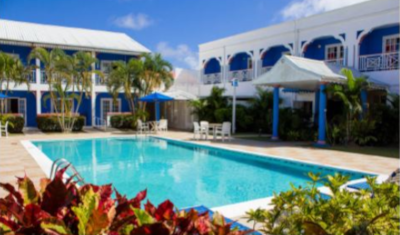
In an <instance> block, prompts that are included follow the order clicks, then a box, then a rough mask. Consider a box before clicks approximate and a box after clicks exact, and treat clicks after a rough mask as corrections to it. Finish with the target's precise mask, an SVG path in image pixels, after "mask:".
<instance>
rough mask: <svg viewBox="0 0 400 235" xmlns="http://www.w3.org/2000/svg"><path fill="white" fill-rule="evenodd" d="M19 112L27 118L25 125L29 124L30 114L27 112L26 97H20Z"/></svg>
mask: <svg viewBox="0 0 400 235" xmlns="http://www.w3.org/2000/svg"><path fill="white" fill-rule="evenodd" d="M18 113H20V114H22V115H23V117H24V120H25V126H26V125H27V123H28V121H27V119H28V116H27V113H26V98H20V99H18Z"/></svg>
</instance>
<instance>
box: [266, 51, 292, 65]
mask: <svg viewBox="0 0 400 235" xmlns="http://www.w3.org/2000/svg"><path fill="white" fill-rule="evenodd" d="M288 51H290V50H289V49H287V48H286V47H284V46H275V47H271V48H270V49H268V50H267V51H266V52H264V54H263V57H262V66H263V67H266V66H273V65H275V63H276V62H278V60H279V59H280V58H281V57H282V54H283V53H284V52H288Z"/></svg>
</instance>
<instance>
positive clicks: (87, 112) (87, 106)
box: [41, 92, 92, 126]
mask: <svg viewBox="0 0 400 235" xmlns="http://www.w3.org/2000/svg"><path fill="white" fill-rule="evenodd" d="M48 94H49V92H45V93H43V94H42V99H41V100H42V113H50V112H51V102H50V99H46V96H48ZM74 105H75V107H76V105H78V102H77V101H76V100H75V101H74ZM78 112H79V113H80V115H82V116H85V117H86V125H87V126H90V125H92V103H91V101H90V97H85V96H84V97H83V99H82V102H81V105H80V107H79V110H78Z"/></svg>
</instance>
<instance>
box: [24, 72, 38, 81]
mask: <svg viewBox="0 0 400 235" xmlns="http://www.w3.org/2000/svg"><path fill="white" fill-rule="evenodd" d="M26 80H27V81H28V82H29V83H36V70H35V69H34V70H32V71H30V72H29V73H28V74H27V76H26Z"/></svg>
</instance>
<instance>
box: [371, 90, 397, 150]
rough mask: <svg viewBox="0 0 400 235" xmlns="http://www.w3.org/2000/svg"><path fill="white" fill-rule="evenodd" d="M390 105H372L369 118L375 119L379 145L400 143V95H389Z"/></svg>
mask: <svg viewBox="0 0 400 235" xmlns="http://www.w3.org/2000/svg"><path fill="white" fill-rule="evenodd" d="M389 97H390V99H389V103H390V105H385V104H379V105H372V106H371V109H370V112H369V118H371V119H373V120H374V121H375V130H374V136H376V139H377V142H376V144H377V145H398V144H399V95H390V96H389Z"/></svg>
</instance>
